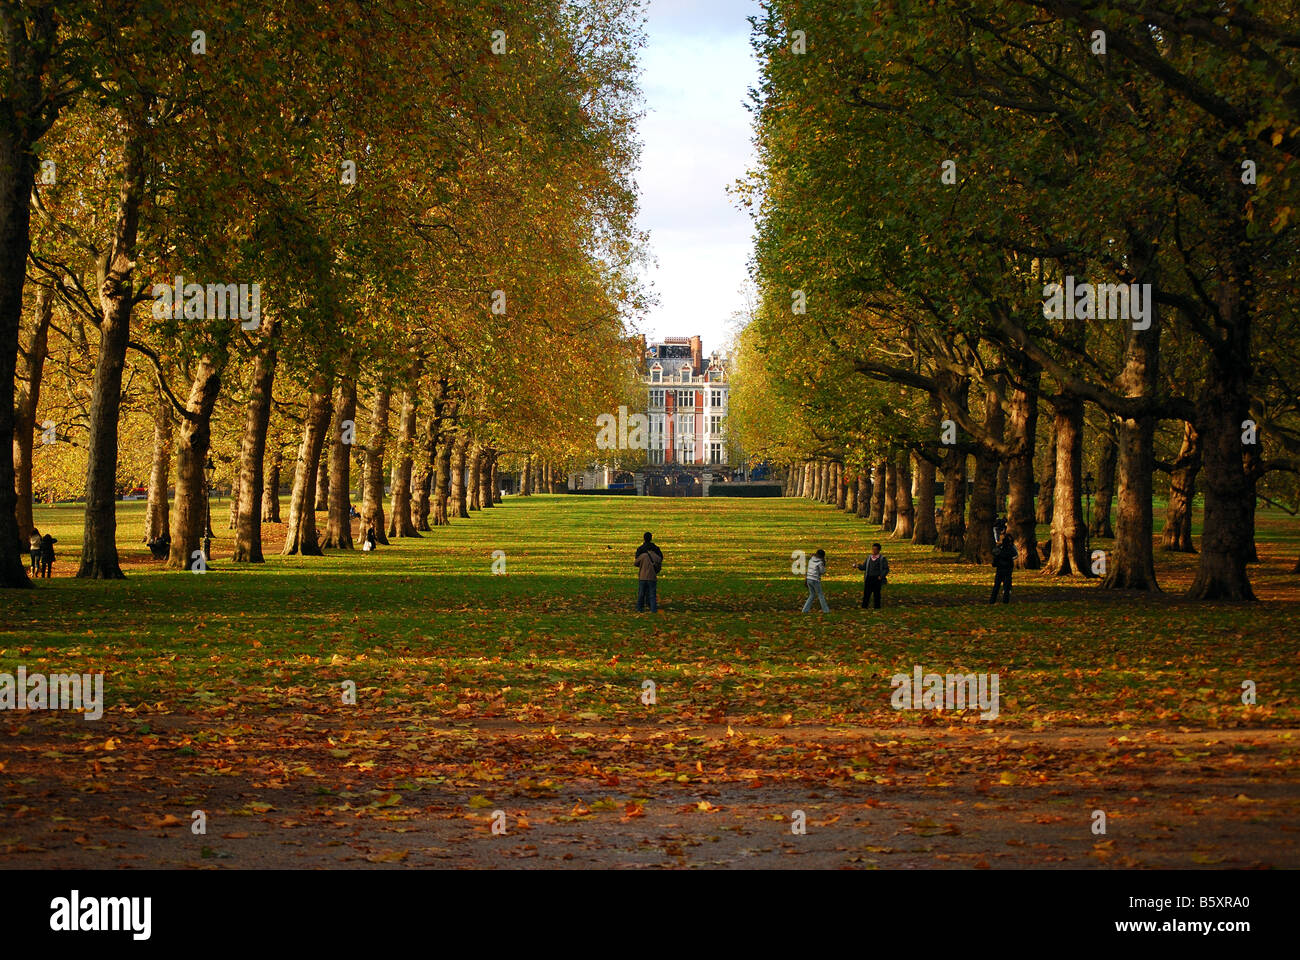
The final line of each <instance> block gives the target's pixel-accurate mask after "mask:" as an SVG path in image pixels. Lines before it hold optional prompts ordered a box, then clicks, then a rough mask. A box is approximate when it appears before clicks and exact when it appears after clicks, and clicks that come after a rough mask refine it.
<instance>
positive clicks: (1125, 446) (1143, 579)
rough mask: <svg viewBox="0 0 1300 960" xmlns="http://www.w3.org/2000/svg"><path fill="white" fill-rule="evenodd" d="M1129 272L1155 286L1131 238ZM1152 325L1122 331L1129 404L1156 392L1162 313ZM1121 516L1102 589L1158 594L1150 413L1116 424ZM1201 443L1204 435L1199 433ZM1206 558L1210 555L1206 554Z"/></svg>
mask: <svg viewBox="0 0 1300 960" xmlns="http://www.w3.org/2000/svg"><path fill="white" fill-rule="evenodd" d="M1129 245H1130V257H1129V261H1130V267H1129V269H1130V270H1131V271H1132V272H1133V274H1134V279H1135V282H1138V283H1148V282H1149V283H1152V284H1155V286H1153V289H1159V287H1158V284H1157V280H1158V278H1157V277H1156V275H1155V273H1156V270H1155V251H1154V247H1153V246H1151V245H1150V244H1148V243H1146V242H1145V240H1143V239H1141V238H1133V237H1130V244H1129ZM1150 320H1151V322H1150V325H1149V326H1148V327H1147V329H1145V330H1133V329H1132V328H1131V327H1130V326H1129V325H1128V324H1125V326H1124V368H1123V369H1122V370H1121V371H1120V375H1119V376H1118V377H1117V378H1116V382H1115V386H1116V388H1117V390H1118V392H1119V393H1121V394H1122V395H1123V396H1125V397H1128V398H1131V399H1143V398H1152V399H1154V398H1155V396H1156V391H1157V389H1158V387H1159V373H1160V361H1159V357H1160V353H1159V348H1160V326H1161V317H1160V308H1159V306H1158V305H1157V304H1152V305H1151V318H1150ZM1118 426H1119V436H1118V444H1119V451H1118V453H1117V460H1116V466H1117V468H1118V473H1119V510H1118V514H1117V516H1116V521H1115V549H1114V550H1113V551H1112V552H1111V554H1110V556H1109V557H1107V558H1106V559H1107V564H1106V566H1107V571H1106V577H1105V579H1104V580H1103V581H1102V586H1103V587H1106V588H1110V589H1133V590H1159V589H1160V587H1159V586H1158V585H1157V583H1156V564H1155V553H1154V550H1153V547H1152V543H1151V540H1152V530H1153V526H1154V525H1153V523H1152V510H1151V494H1152V473H1153V472H1154V470H1155V451H1154V449H1153V445H1152V444H1153V440H1154V437H1155V426H1156V421H1155V416H1154V414H1152V413H1151V412H1150V409H1149V408H1145V407H1144V408H1143V409H1142V410H1140V411H1139V412H1138V413H1137V414H1136V415H1130V416H1124V417H1121V418H1120V419H1119V424H1118ZM1201 436H1202V437H1203V438H1204V436H1205V433H1204V431H1202V432H1201ZM1205 552H1207V553H1208V552H1209V551H1208V549H1207V550H1206V551H1205Z"/></svg>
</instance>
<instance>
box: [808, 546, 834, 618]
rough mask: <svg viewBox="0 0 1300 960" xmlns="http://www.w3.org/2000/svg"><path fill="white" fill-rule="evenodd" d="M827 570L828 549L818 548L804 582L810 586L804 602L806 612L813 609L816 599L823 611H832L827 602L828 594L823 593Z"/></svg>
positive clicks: (809, 562) (810, 562) (810, 561)
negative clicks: (824, 576)
mask: <svg viewBox="0 0 1300 960" xmlns="http://www.w3.org/2000/svg"><path fill="white" fill-rule="evenodd" d="M825 572H826V551H825V550H818V551H817V552H816V553H815V554H813V558H812V559H811V560H809V561H808V570H807V572H806V573H805V574H804V583H805V584H807V586H808V599H807V600H805V601H804V602H803V612H804V613H807V612H808V611H809V610H811V609H812V605H813V600H814V599H815V600H816V601H817V602H818V603H820V604H821V605H822V613H830V612H831V608H830V606H829V604H827V603H826V595H825V594H824V593H822V574H824V573H825Z"/></svg>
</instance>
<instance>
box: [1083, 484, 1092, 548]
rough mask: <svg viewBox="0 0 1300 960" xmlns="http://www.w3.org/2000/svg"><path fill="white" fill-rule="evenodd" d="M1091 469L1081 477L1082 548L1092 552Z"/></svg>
mask: <svg viewBox="0 0 1300 960" xmlns="http://www.w3.org/2000/svg"><path fill="white" fill-rule="evenodd" d="M1092 490H1093V487H1092V471H1088V473H1087V475H1086V476H1084V478H1083V503H1084V508H1083V548H1084V550H1086V551H1087V552H1088V554H1089V555H1090V556H1091V554H1092Z"/></svg>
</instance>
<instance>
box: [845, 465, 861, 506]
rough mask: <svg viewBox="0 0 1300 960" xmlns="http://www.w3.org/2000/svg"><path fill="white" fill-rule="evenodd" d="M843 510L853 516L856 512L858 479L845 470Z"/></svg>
mask: <svg viewBox="0 0 1300 960" xmlns="http://www.w3.org/2000/svg"><path fill="white" fill-rule="evenodd" d="M844 509H845V511H846V512H848V513H852V514H854V515H856V514H857V512H858V478H857V477H856V476H852V475H850V474H849V472H848V471H847V470H846V471H845V474H844Z"/></svg>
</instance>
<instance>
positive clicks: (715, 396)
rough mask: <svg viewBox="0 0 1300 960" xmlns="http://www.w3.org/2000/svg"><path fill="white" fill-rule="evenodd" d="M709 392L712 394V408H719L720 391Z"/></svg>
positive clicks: (720, 401)
mask: <svg viewBox="0 0 1300 960" xmlns="http://www.w3.org/2000/svg"><path fill="white" fill-rule="evenodd" d="M710 392H711V393H712V394H713V400H712V404H713V406H715V407H720V406H722V391H721V390H713V391H710Z"/></svg>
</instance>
